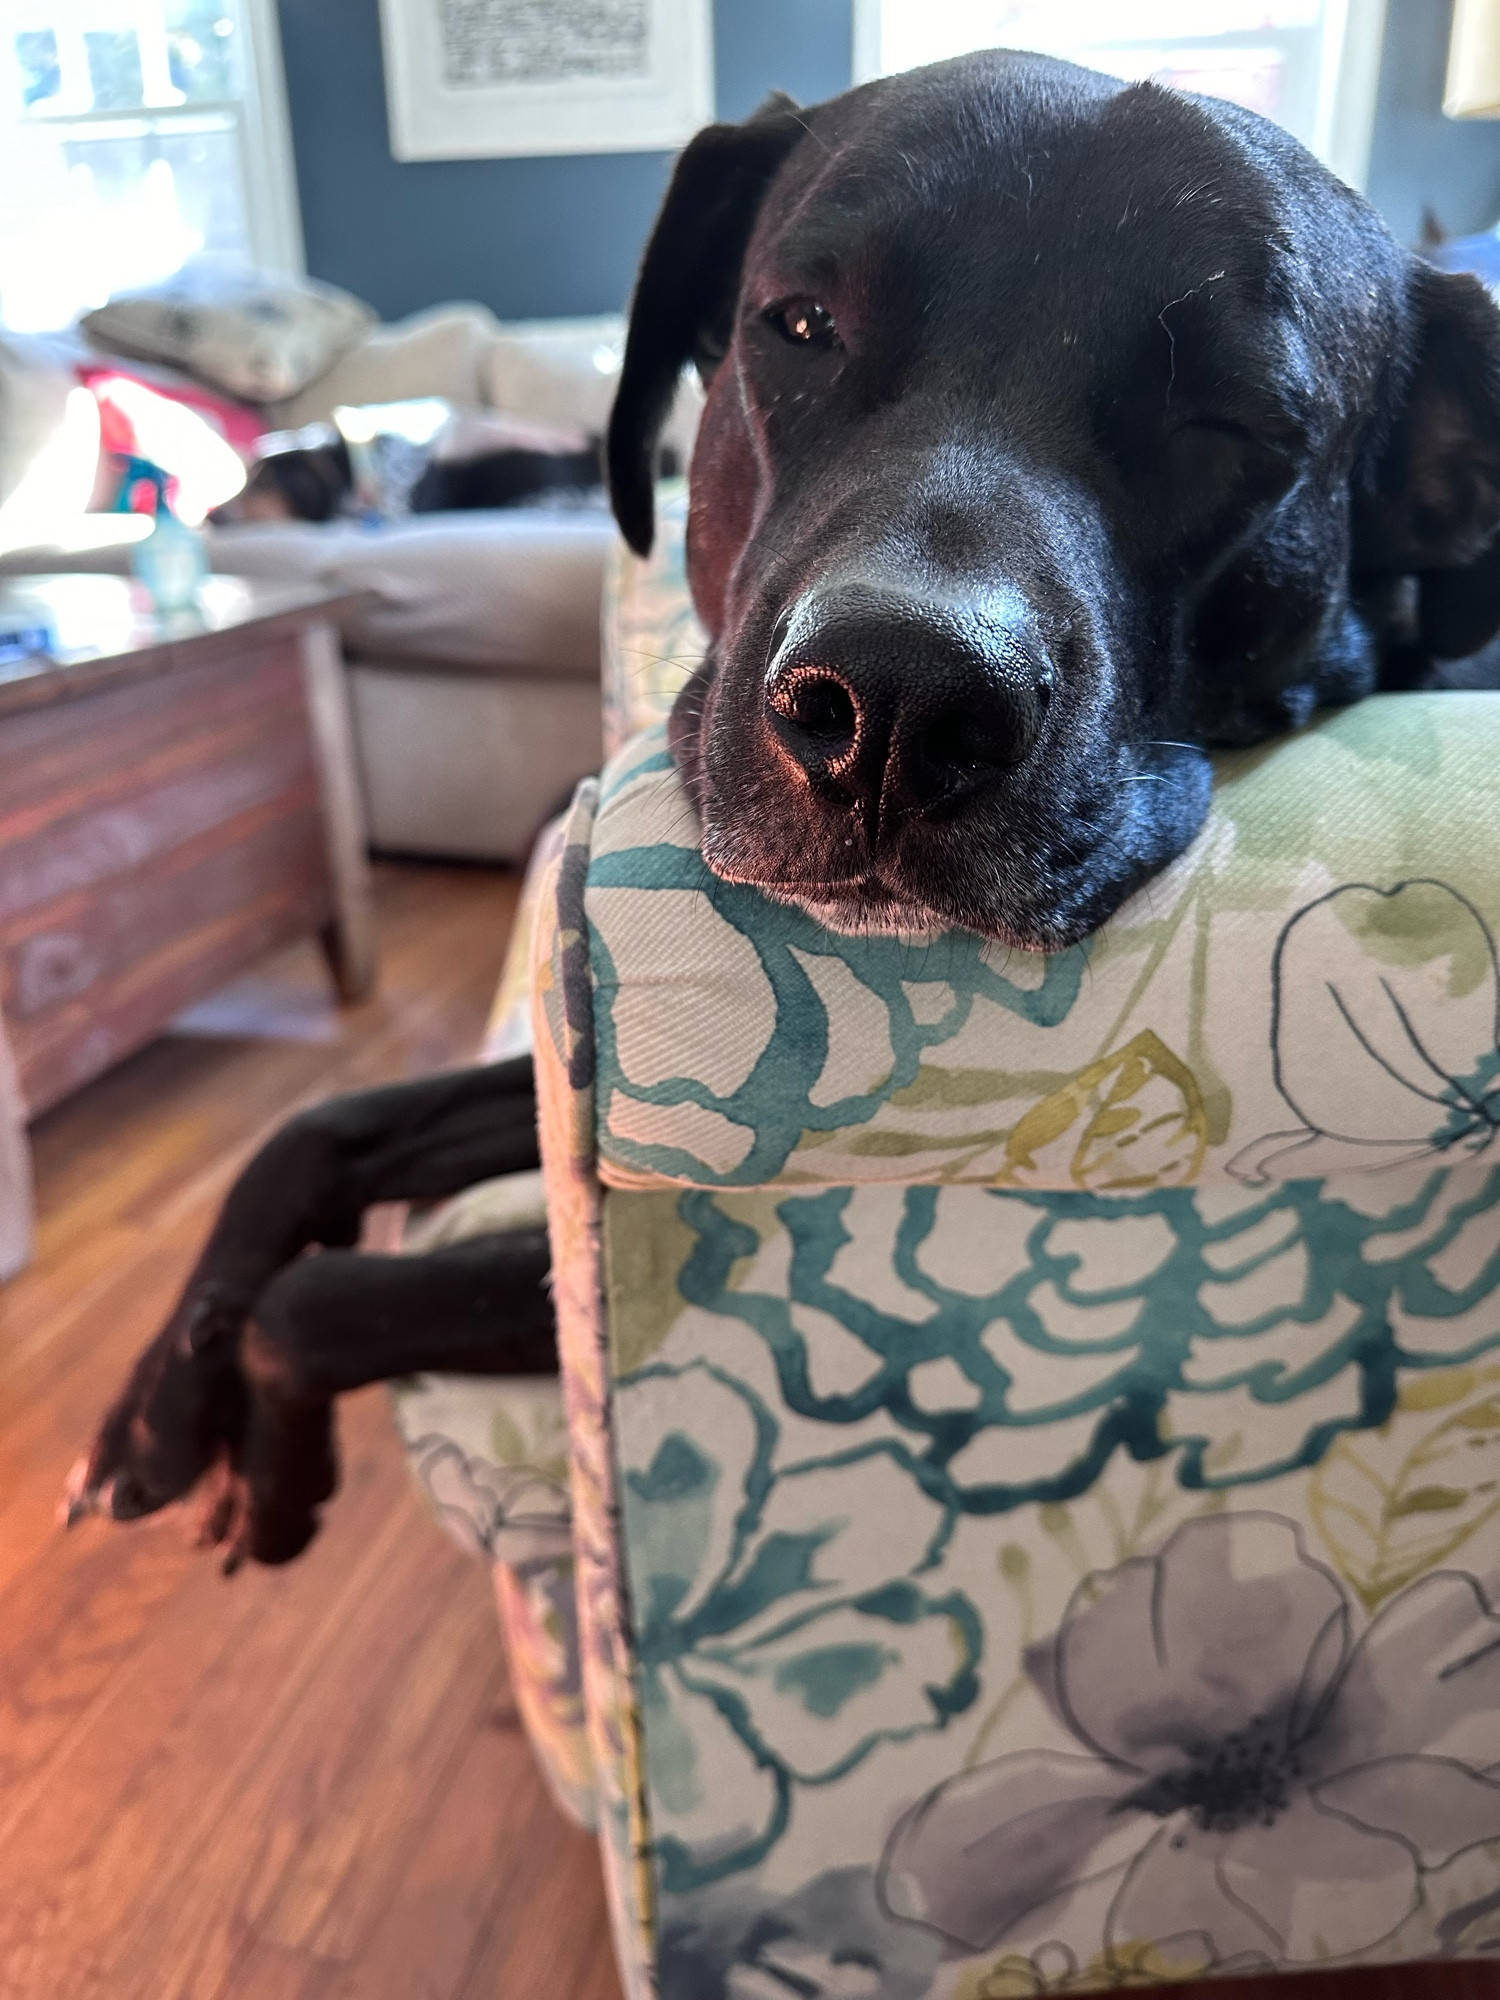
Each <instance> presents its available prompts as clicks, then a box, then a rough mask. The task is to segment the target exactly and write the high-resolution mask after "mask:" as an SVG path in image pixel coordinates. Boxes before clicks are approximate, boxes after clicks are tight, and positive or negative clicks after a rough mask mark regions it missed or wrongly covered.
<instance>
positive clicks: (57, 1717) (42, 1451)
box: [0, 867, 618, 2000]
mask: <svg viewBox="0 0 1500 2000" xmlns="http://www.w3.org/2000/svg"><path fill="white" fill-rule="evenodd" d="M379 895H380V910H381V926H382V939H383V947H384V966H383V971H384V978H383V986H382V992H381V995H380V997H379V998H378V999H377V1000H375V1001H372V1002H370V1003H369V1004H367V1005H365V1006H362V1007H359V1008H356V1009H354V1010H352V1011H350V1012H348V1013H346V1014H343V1015H340V1014H339V1013H338V1012H337V1011H336V1010H335V1009H334V1007H333V1006H332V1004H331V1002H330V999H329V997H328V991H327V981H326V978H325V975H324V973H323V969H322V965H321V962H320V960H319V959H318V957H317V955H316V953H315V951H314V950H313V949H312V947H311V946H309V947H307V948H306V949H305V950H304V949H302V948H298V949H295V950H292V951H289V952H286V953H283V954H280V955H279V956H278V957H277V958H276V959H275V960H274V961H271V962H270V963H268V964H267V965H266V966H265V968H264V969H263V970H262V971H261V972H259V973H258V974H257V975H256V976H255V977H253V978H251V979H249V980H246V981H242V982H241V983H240V984H239V985H238V986H237V987H236V988H234V989H231V991H230V992H229V993H227V994H225V995H223V996H221V997H220V998H218V999H217V1000H216V1001H214V1002H213V1003H211V1004H210V1005H209V1006H208V1007H206V1008H202V1009H199V1010H198V1012H197V1014H196V1015H195V1016H193V1017H190V1018H191V1019H192V1020H193V1021H194V1023H195V1025H196V1028H197V1032H195V1033H191V1034H187V1033H183V1034H174V1035H172V1036H169V1037H167V1038H165V1039H163V1040H162V1041H160V1042H157V1043H155V1044H153V1045H152V1047H150V1048H149V1049H147V1050H146V1051H145V1052H144V1053H143V1054H142V1055H140V1056H137V1057H136V1058H135V1059H134V1060H133V1061H131V1062H129V1063H126V1064H124V1065H123V1066H122V1067H121V1068H119V1069H117V1070H115V1071H113V1072H112V1073H111V1074H109V1075H108V1076H106V1077H104V1078H103V1079H101V1080H100V1081H99V1082H98V1083H95V1084H93V1085H91V1086H90V1087H89V1088H88V1089H87V1090H85V1091H83V1092H81V1093H80V1094H79V1095H78V1096H76V1097H74V1098H72V1099H71V1100H70V1101H69V1102H67V1103H66V1104H64V1105H63V1106H62V1107H60V1108H59V1109H58V1110H57V1111H55V1112H53V1113H51V1114H50V1115H49V1116H48V1117H47V1118H46V1119H44V1120H43V1121H42V1122H41V1124H40V1125H39V1127H38V1129H37V1132H36V1153H37V1169H38V1181H39V1196H40V1211H41V1246H40V1255H39V1256H38V1258H37V1261H36V1263H35V1265H34V1266H33V1268H32V1269H31V1270H29V1271H28V1272H26V1273H25V1274H24V1275H23V1276H22V1277H21V1278H19V1279H17V1280H16V1281H15V1282H14V1283H13V1284H11V1285H10V1286H8V1287H7V1288H6V1289H5V1290H4V1291H3V1292H0V1995H3V1996H4V2000H106V1997H107V2000H188V1996H191V2000H220V1996H222V2000H471V1996H472V2000H615V1996H617V1994H618V1987H617V1985H616V1981H615V1976H614V1971H613V1968H612V1964H611V1961H610V1955H609V1945H608V1939H607V1935H606V1928H605V1917H604V1907H603V1898H602V1891H601V1888H600V1883H599V1870H598V1861H597V1855H596V1850H595V1848H594V1844H593V1842H592V1841H591V1840H589V1839H587V1838H586V1837H585V1836H584V1835H582V1834H580V1833H577V1832H575V1831H573V1830H572V1829H571V1828H569V1827H568V1826H567V1825H565V1823H564V1822H563V1820H562V1819H561V1818H560V1817H559V1815H558V1814H557V1812H556V1811H555V1810H554V1808H553V1807H552V1805H551V1804H550V1802H549V1801H548V1800H547V1798H546V1796H545V1795H544V1794H543V1792H542V1789H541V1786H540V1783H539V1781H538V1779H537V1776H536V1772H535V1768H534V1766H533V1764H532V1762H531V1759H530V1756H529V1754H528V1752H527V1749H526V1745H525V1740H524V1737H523V1735H522V1733H521V1731H520V1728H519V1726H518V1723H517V1719H516V1714H515V1710H514V1706H513V1704H512V1702H511V1700H510V1696H509V1692H508V1689H507V1686H506V1680H505V1670H504V1663H503V1658H502V1654H501V1649H500V1645H499V1637H498V1627H497V1625H496V1622H495V1614H494V1609H493V1605H492V1601H491V1598H490V1594H489V1586H488V1580H487V1576H486V1573H485V1571H484V1570H483V1569H482V1568H481V1567H480V1566H479V1565H478V1564H476V1563H472V1562H468V1561H466V1560H465V1559H464V1558H463V1557H462V1556H460V1555H459V1554H458V1553H457V1551H456V1550H453V1549H452V1548H450V1546H449V1544H448V1543H447V1541H446V1540H445V1539H444V1538H443V1537H442V1536H441V1535H440V1534H439V1533H438V1532H437V1530H436V1529H435V1528H434V1527H433V1526H432V1525H431V1523H430V1521H429V1520H428V1519H427V1517H426V1516H425V1515H424V1513H423V1511H422V1508H421V1505H420V1503H419V1502H418V1500H417V1498H416V1496H415V1492H414V1489H413V1488H412V1485H411V1482H410V1480H409V1479H408V1477H407V1474H406V1471H405V1469H404V1465H403V1462H402V1459H401V1456H400V1452H399V1450H398V1448H397V1445H396V1442H395V1437H394V1432H393V1430H392V1427H391V1424H390V1420H389V1418H388V1417H387V1415H386V1412H385V1406H384V1401H383V1396H382V1393H381V1392H380V1391H378V1390H372V1391H369V1392H367V1393H366V1394H364V1395H362V1396H359V1397H355V1398H352V1399H351V1400H350V1403H349V1405H348V1406H347V1409H346V1415H345V1419H344V1425H343V1436H344V1442H345V1453H346V1460H345V1468H346V1469H345V1485H344V1492H343V1494H342V1495H341V1497H340V1498H339V1499H338V1501H337V1502H336V1503H335V1504H334V1506H333V1508H332V1509H331V1511H330V1514H329V1519H328V1525H327V1527H326V1529H325V1531H324V1533H323V1534H322V1535H321V1536H320V1537H319V1539H318V1541H317V1542H316V1543H315V1544H314V1545H313V1547H312V1549H311V1550H310V1551H309V1553H308V1554H307V1556H305V1557H304V1558H303V1560H302V1561H301V1562H299V1563H296V1564H293V1565H292V1566H291V1568H289V1569H287V1570H283V1571H274V1572H272V1571H265V1570H255V1571H247V1572H246V1573H243V1574H242V1575H241V1576H239V1577H237V1578H235V1580H234V1581H233V1582H230V1583H226V1582H224V1581H223V1580H222V1579H221V1578H220V1576H219V1575H218V1573H217V1571H216V1569H215V1567H214V1565H213V1563H212V1561H211V1560H209V1559H208V1558H206V1557H204V1556H202V1555H198V1554H195V1553H194V1552H192V1551H191V1550H190V1549H189V1548H188V1547H187V1546H186V1544H185V1532H184V1524H183V1522H182V1520H181V1519H180V1517H173V1518H171V1519H164V1520H161V1521H158V1522H155V1523H151V1524H148V1525H143V1526H141V1527H138V1528H133V1529H115V1528H110V1527H107V1526H105V1525H102V1524H93V1523H90V1524H88V1525H87V1526H85V1527H83V1528H80V1529H77V1530H75V1531H74V1532H73V1534H71V1535H67V1536H65V1535H62V1534H61V1533H59V1531H58V1530H57V1529H56V1528H55V1527H54V1525H53V1509H54V1507H55V1505H56V1502H57V1496H58V1493H59V1490H60V1488H61V1485H62V1481H63V1478H64V1475H65V1474H66V1472H67V1469H68V1466H69V1464H70V1463H71V1461H72V1460H73V1458H74V1457H75V1456H76V1455H77V1454H78V1452H79V1451H80V1449H81V1448H82V1447H83V1445H84V1444H85V1443H86V1441H87V1438H88V1435H89V1428H90V1425H91V1423H92V1422H93V1420H94V1419H95V1417H96V1416H97V1415H98V1413H99V1410H100V1407H101V1405H102V1403H103V1402H104V1400H105V1399H106V1397H107V1396H108V1394H109V1393H110V1391H111V1390H112V1389H113V1387H114V1386H115V1384H116V1381H117V1379H118V1377H119V1376H120V1374H121V1371H122V1370H123V1369H124V1367H125V1365H126V1363H127V1361H128V1360H129V1358H130V1357H131V1355H132V1354H133V1353H134V1351H135V1350H136V1348H138V1347H139V1346H140V1345H141V1343H142V1342H143V1341H144V1340H145V1339H146V1338H147V1337H148V1335H149V1334H150V1333H151V1332H152V1331H153V1330H154V1328H155V1326H156V1325H157V1323H158V1322H159V1320H160V1318H161V1316H162V1314H163V1312H164V1311H165V1310H166V1308H167V1306H168V1304H169V1302H170V1300H171V1298H172V1296H173V1293H174V1290H175V1288H176V1287H177V1286H178V1285H179V1284H180V1283H181V1281H182V1278H183V1277H184V1275H185V1273H186V1270H187V1267H188V1264H189V1262H190V1260H191V1258H192V1254H193V1250H194V1246H195V1245H196V1244H197V1243H198V1242H199V1240H200V1239H201V1237H202V1235H203V1232H204V1229H205V1226H206V1224H207V1222H208V1219H209V1216H210V1213H211V1211H212V1209H213V1207H214V1205H215V1203H216V1202H217V1201H218V1199H219V1197H220V1196H221V1194H222V1193H223V1191H224V1188H225V1186H226V1185H227V1183H228V1181H229V1179H230V1177H231V1175H232V1173H233V1172H234V1170H235V1168H236V1167H237V1166H238V1165H239V1163H240V1162H242V1161H243V1160H244V1158H245V1157H246V1155H247V1153H248V1152H249V1151H250V1149H251V1148H252V1147H253V1146H254V1144H255V1143H256V1142H257V1140H258V1139H259V1138H260V1137H261V1136H263V1135H264V1134H265V1132H266V1131H267V1130H268V1129H269V1128H270V1126H271V1125H272V1124H274V1123H275V1122H277V1121H278V1120H279V1119H280V1118H281V1117H283V1116H284V1115H285V1114H286V1113H287V1112H288V1111H290V1110H292V1109H293V1108H294V1107H295V1106H297V1105H298V1104H300V1103H303V1102H304V1101H306V1100H307V1099H309V1098H314V1097H317V1096H321V1095H324V1094H326V1093H328V1092H330V1091H333V1090H340V1089H348V1088H353V1087H356V1086H358V1085H360V1084H364V1083H374V1082H377V1081H381V1080H384V1079H387V1078H392V1077H400V1076H412V1075H415V1074H417V1073H419V1072H421V1071H424V1070H430V1069H435V1068H440V1067H442V1066H444V1065H448V1064H453V1063H456V1062H462V1061H466V1060H468V1059H469V1057H470V1055H471V1053H472V1051H473V1049H474V1048H475V1046H476V1043H477V1040H478V1036H479V1031H480V1027H481V1025H482V1022H483V1019H484V1014H485V1011H486V1008H487V1005H488V1002H489V999H490V995H491V993H492V991H493V989H494V984H495V978H496V974H497V972H498V969H499V964H500V957H501V953H502V951H503V948H504V944H505V934H506V930H507V927H508V924H509V921H510V916H511V911H512V908H513V904H514V895H515V886H514V881H513V879H512V878H510V877H507V876H503V875H499V874H496V873H493V872H488V871H483V870H477V869H476V870H461V869H433V868H417V867H401V868H396V867H387V868H383V869H382V870H381V871H380V881H379Z"/></svg>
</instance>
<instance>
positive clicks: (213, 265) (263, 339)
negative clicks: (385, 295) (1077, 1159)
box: [82, 257, 375, 403]
mask: <svg viewBox="0 0 1500 2000" xmlns="http://www.w3.org/2000/svg"><path fill="white" fill-rule="evenodd" d="M374 321H375V315H374V313H373V312H372V311H371V310H370V308H369V307H368V306H367V305H363V304H361V302H360V301H359V300H358V299H356V298H353V297H351V296H350V294H349V293H348V292H341V291H339V290H338V289H337V288H336V287H335V286H333V285H321V284H318V283H317V282H315V281H314V280H313V279H310V278H285V277H277V276H272V275H271V274H270V273H268V272H265V271H255V270H250V269H247V268H245V267H244V266H242V265H238V264H234V263H230V262H225V261H221V260H219V259H217V258H206V257H205V258H195V259H193V260H192V261H191V262H189V263H187V264H185V265H184V266H183V268H182V269H181V270H180V271H178V272H175V273H174V274H173V276H172V277H170V278H166V279H163V280H162V282H161V283H160V284H156V285H150V286H147V287H146V288H144V289H143V290H141V291H138V292H128V293H121V294H120V296H119V297H117V298H113V299H111V300H110V301H109V304H108V305H105V306H100V307H99V309H98V311H97V312H91V313H87V314H85V316H84V318H83V321H82V325H83V328H84V331H85V332H86V333H87V334H88V336H89V338H90V339H91V340H92V341H94V342H95V343H96V344H97V345H98V346H100V347H102V348H104V349H105V350H106V351H107V352H109V353H111V354H127V355H132V356H136V357H138V358H140V359H142V360H145V361H168V362H172V363H174V364H175V365H176V366H178V367H180V368H186V369H187V370H188V371H189V373H190V374H193V375H196V376H197V377H198V379H199V380H200V381H202V382H208V383H210V384H212V386H213V387H214V388H216V389H223V390H225V391H226V392H227V393H228V394H229V395H231V396H245V397H248V398H249V399H250V400H251V401H252V402H258V403H268V402H274V401H275V400H277V398H279V397H284V396H294V395H295V394H296V393H297V391H298V390H299V389H301V388H302V387H303V386H304V385H305V384H306V383H308V382H310V381H312V380H313V378H314V376H317V375H321V374H322V373H323V372H324V370H325V369H326V368H327V367H328V366H329V364H330V363H331V362H332V360H333V359H334V357H335V355H338V354H341V353H343V351H344V350H345V348H348V347H352V346H353V345H354V343H355V342H356V341H357V340H359V339H360V338H361V336H362V335H363V334H364V333H365V332H366V330H367V329H368V328H369V327H370V326H372V325H373V324H374Z"/></svg>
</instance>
